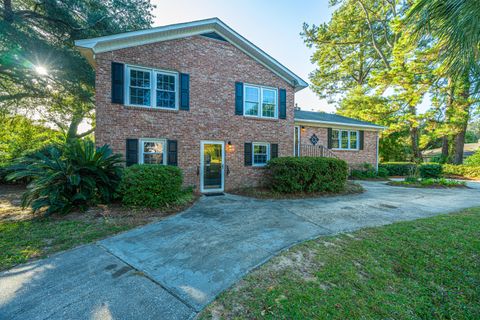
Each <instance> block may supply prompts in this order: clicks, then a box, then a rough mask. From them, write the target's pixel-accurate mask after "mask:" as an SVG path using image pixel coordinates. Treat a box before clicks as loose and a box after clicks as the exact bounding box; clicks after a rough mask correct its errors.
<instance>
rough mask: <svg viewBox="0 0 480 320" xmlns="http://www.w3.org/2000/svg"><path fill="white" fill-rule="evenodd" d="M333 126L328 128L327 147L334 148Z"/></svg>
mask: <svg viewBox="0 0 480 320" xmlns="http://www.w3.org/2000/svg"><path fill="white" fill-rule="evenodd" d="M332 132H333V130H332V128H328V137H327V148H328V149H332Z"/></svg>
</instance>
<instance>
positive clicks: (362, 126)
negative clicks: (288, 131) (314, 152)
mask: <svg viewBox="0 0 480 320" xmlns="http://www.w3.org/2000/svg"><path fill="white" fill-rule="evenodd" d="M294 122H295V123H301V122H305V123H318V124H327V125H338V126H345V127H357V128H369V129H376V130H380V131H383V130H385V129H386V127H382V126H377V125H369V124H352V123H343V122H333V121H320V120H304V119H294Z"/></svg>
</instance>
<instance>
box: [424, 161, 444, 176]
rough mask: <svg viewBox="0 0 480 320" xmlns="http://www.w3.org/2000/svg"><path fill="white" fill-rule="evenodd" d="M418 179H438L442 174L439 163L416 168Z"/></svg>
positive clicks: (425, 164)
mask: <svg viewBox="0 0 480 320" xmlns="http://www.w3.org/2000/svg"><path fill="white" fill-rule="evenodd" d="M418 171H419V173H420V177H422V178H439V177H440V176H441V174H442V165H441V164H439V163H424V164H421V165H419V166H418Z"/></svg>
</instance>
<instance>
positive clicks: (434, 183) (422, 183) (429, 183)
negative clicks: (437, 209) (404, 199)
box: [388, 177, 466, 188]
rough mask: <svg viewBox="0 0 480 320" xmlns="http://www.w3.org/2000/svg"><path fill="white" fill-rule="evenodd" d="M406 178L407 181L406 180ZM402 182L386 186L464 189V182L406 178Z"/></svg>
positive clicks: (394, 182)
mask: <svg viewBox="0 0 480 320" xmlns="http://www.w3.org/2000/svg"><path fill="white" fill-rule="evenodd" d="M407 178H408V179H407ZM407 178H405V180H404V181H391V182H389V183H388V184H389V185H392V186H404V187H414V188H429V187H430V188H432V187H433V188H437V187H445V188H454V187H465V185H466V183H465V181H457V180H450V179H445V178H422V179H418V178H415V177H407Z"/></svg>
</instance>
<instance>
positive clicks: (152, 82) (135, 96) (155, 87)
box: [126, 66, 179, 110]
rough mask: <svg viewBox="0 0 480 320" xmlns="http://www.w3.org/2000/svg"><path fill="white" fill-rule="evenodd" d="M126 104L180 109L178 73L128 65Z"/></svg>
mask: <svg viewBox="0 0 480 320" xmlns="http://www.w3.org/2000/svg"><path fill="white" fill-rule="evenodd" d="M126 79H127V81H126V93H127V94H126V104H127V105H132V106H142V107H151V108H160V109H172V110H176V109H178V91H179V90H178V74H177V73H175V72H169V71H162V70H155V69H147V68H141V67H133V66H127V68H126Z"/></svg>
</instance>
